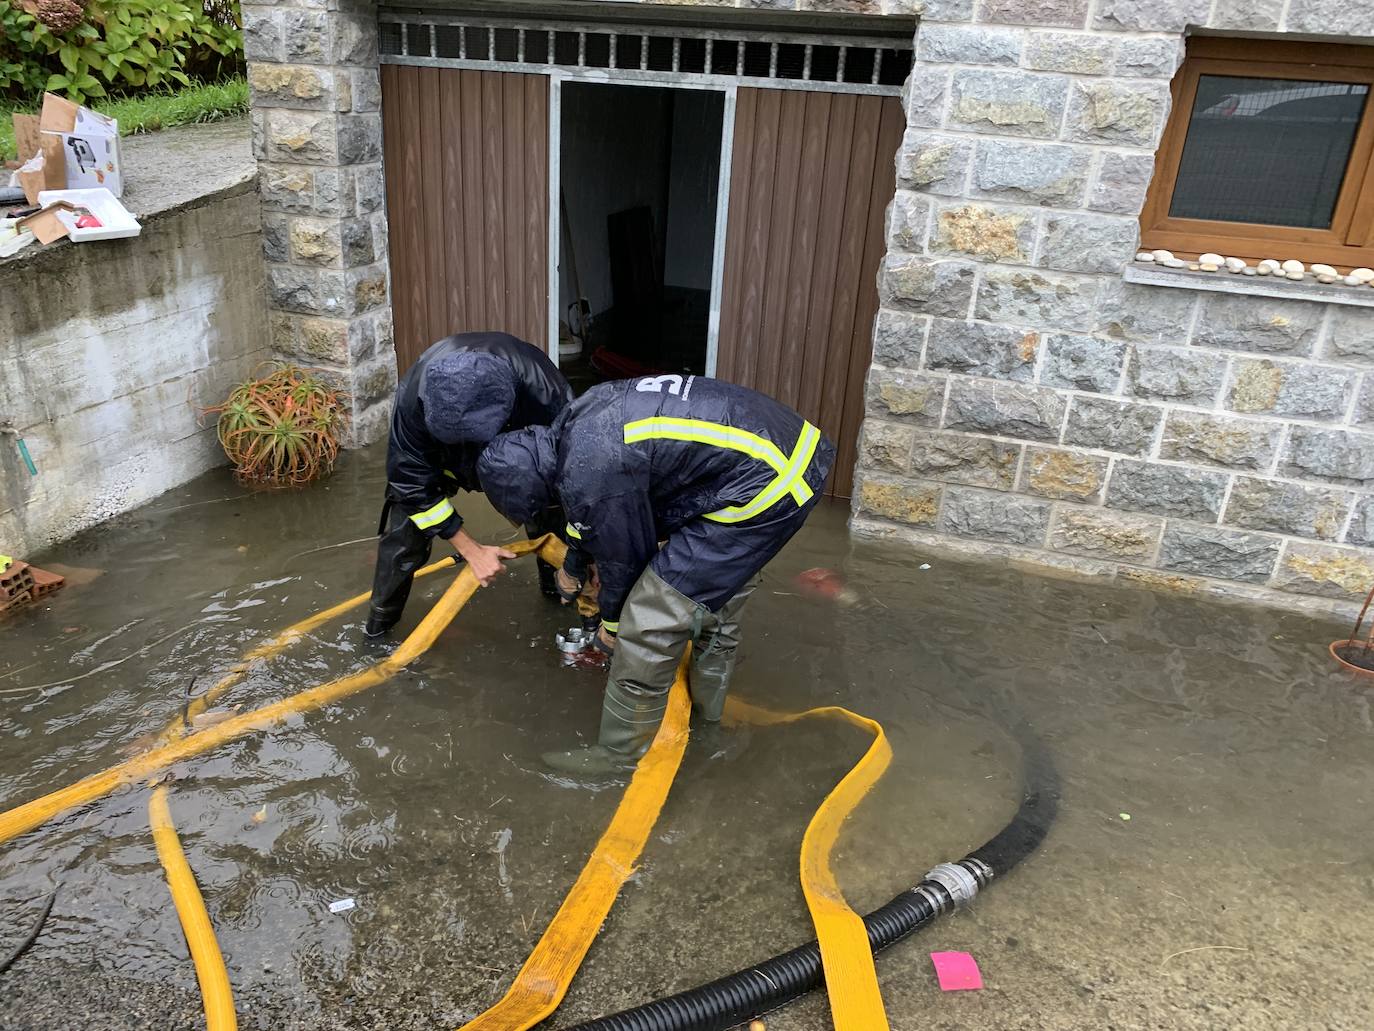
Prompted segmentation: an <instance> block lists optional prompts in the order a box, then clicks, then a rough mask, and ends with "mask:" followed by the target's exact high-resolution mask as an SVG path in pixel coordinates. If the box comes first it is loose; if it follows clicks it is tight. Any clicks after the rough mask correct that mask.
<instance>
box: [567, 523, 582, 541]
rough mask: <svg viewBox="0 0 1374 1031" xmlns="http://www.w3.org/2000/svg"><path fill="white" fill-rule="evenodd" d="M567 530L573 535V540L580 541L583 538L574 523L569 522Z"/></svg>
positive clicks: (570, 535)
mask: <svg viewBox="0 0 1374 1031" xmlns="http://www.w3.org/2000/svg"><path fill="white" fill-rule="evenodd" d="M567 532H568V536H569V537H571V538H572V539H573V540H575V541H580V540H581V539H582V535H581V534H580V533H578V532H577V527H575V526H573V524H572V523H569V524H568V527H567Z"/></svg>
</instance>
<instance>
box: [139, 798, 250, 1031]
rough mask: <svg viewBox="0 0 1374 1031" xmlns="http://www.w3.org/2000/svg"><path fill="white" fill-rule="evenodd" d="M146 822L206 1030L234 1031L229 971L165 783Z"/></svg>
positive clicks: (152, 804) (232, 997)
mask: <svg viewBox="0 0 1374 1031" xmlns="http://www.w3.org/2000/svg"><path fill="white" fill-rule="evenodd" d="M148 821H149V823H151V824H152V827H153V843H154V844H155V845H156V846H157V857H158V859H160V860H162V867H163V869H164V870H166V871H167V887H168V888H169V889H171V892H172V902H173V903H175V905H176V907H177V918H178V919H179V920H180V921H181V930H182V933H183V934H184V935H185V936H186V947H187V948H188V949H189V950H190V952H191V960H192V962H194V963H195V965H196V980H198V981H199V982H200V996H201V999H202V1001H203V1003H204V1005H205V1027H206V1031H234V1029H235V1028H237V1027H238V1018H237V1017H236V1016H235V1015H234V993H233V991H232V990H231V989H230V987H229V971H227V970H226V969H225V967H224V957H223V956H222V955H220V951H219V942H217V941H216V940H215V929H214V927H212V926H211V925H210V914H209V913H207V912H206V911H205V900H204V899H202V898H201V897H200V888H198V887H197V886H196V875H195V874H193V873H192V872H191V866H190V864H189V863H187V862H186V853H184V852H183V851H182V850H181V842H180V841H178V840H177V831H176V827H175V826H174V825H173V824H172V810H171V807H170V806H169V805H168V804H167V786H166V785H165V784H160V785H158V786H157V788H155V789H154V791H153V795H152V797H151V798H150V799H149V800H148Z"/></svg>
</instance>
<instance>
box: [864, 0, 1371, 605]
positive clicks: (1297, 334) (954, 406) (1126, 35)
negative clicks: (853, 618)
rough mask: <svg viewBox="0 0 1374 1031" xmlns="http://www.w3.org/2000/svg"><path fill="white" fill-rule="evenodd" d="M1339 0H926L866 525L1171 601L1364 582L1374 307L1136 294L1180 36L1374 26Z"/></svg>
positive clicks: (888, 298) (886, 307) (891, 266)
mask: <svg viewBox="0 0 1374 1031" xmlns="http://www.w3.org/2000/svg"><path fill="white" fill-rule="evenodd" d="M1346 10H1348V8H1347V7H1346V6H1344V5H1341V4H1338V3H1335V2H1330V0H1288V2H1287V3H1278V2H1275V3H1272V4H1234V3H1230V2H1228V0H1215V2H1213V0H1161V2H1159V3H1153V4H1142V3H1139V2H1138V0H1097V2H1096V3H1088V2H1087V0H964V2H960V0H930V2H928V3H926V4H925V5H924V16H923V18H922V20H921V22H920V26H919V29H918V33H917V51H916V54H917V62H916V65H915V67H914V69H913V71H912V76H911V79H910V81H909V83H908V87H907V96H906V101H907V105H908V115H909V117H908V126H909V127H908V130H907V133H906V137H905V139H904V141H903V144H902V148H901V152H900V154H899V156H898V190H897V195H896V198H895V200H894V202H893V206H892V208H891V211H890V213H889V232H888V246H889V253H888V256H887V258H886V261H885V263H884V267H883V271H882V274H881V282H880V289H881V293H882V305H883V307H882V311H881V312H880V314H879V318H878V324H877V328H876V331H875V348H874V366H873V368H872V370H871V373H870V377H869V390H868V397H869V409H868V418H867V421H866V422H865V426H864V432H863V438H862V441H861V444H860V472H859V477H858V487H857V490H856V493H855V499H854V507H855V520H854V526H855V528H856V530H857V531H858V532H861V533H868V534H881V535H887V536H897V537H903V538H906V539H909V540H912V541H914V542H917V543H918V544H921V545H925V546H932V547H950V546H953V547H956V548H957V549H959V550H961V551H970V552H980V553H991V554H999V555H1015V556H1018V557H1022V558H1030V559H1032V560H1033V561H1035V562H1039V563H1041V564H1044V565H1048V566H1058V567H1065V568H1069V569H1071V570H1074V571H1076V572H1079V573H1083V574H1086V575H1099V576H1116V577H1119V578H1122V579H1124V580H1129V581H1133V582H1137V583H1142V584H1147V585H1151V586H1155V587H1162V588H1167V589H1174V590H1188V591H1204V592H1220V593H1245V594H1250V595H1252V596H1257V597H1258V596H1267V597H1270V598H1277V597H1282V595H1276V594H1275V593H1274V592H1275V591H1278V592H1288V593H1289V594H1301V595H1317V596H1321V597H1323V598H1330V599H1354V598H1357V597H1360V596H1362V595H1363V594H1364V593H1365V592H1366V591H1367V590H1368V589H1369V588H1370V587H1371V586H1374V551H1371V550H1370V547H1369V546H1370V544H1371V543H1372V542H1374V493H1372V492H1374V310H1371V309H1369V308H1364V307H1353V306H1348V305H1343V304H1334V303H1327V302H1326V301H1325V300H1311V299H1302V298H1303V294H1302V292H1301V290H1298V291H1293V292H1292V295H1293V296H1292V299H1288V298H1271V297H1262V296H1236V295H1234V294H1228V293H1219V292H1209V291H1206V290H1192V289H1179V288H1171V287H1165V286H1148V285H1139V284H1133V283H1130V282H1126V281H1123V271H1124V269H1125V268H1126V266H1127V264H1128V263H1129V262H1130V261H1131V259H1132V257H1133V255H1134V253H1135V251H1136V241H1137V234H1138V226H1137V216H1138V214H1139V212H1140V208H1141V206H1142V203H1143V200H1144V196H1145V190H1146V188H1147V186H1148V185H1149V181H1150V176H1151V174H1152V171H1153V164H1154V157H1153V153H1154V148H1155V146H1156V143H1157V141H1158V139H1159V136H1160V134H1161V132H1162V130H1163V126H1164V121H1165V118H1166V116H1167V114H1168V105H1169V80H1170V78H1171V76H1172V75H1173V73H1174V71H1175V69H1176V67H1177V64H1178V62H1179V61H1180V60H1181V59H1182V55H1183V38H1184V30H1185V29H1188V28H1200V27H1207V26H1213V27H1218V28H1239V29H1246V30H1252V31H1256V32H1259V31H1271V32H1272V31H1274V30H1276V29H1277V30H1285V29H1286V30H1289V31H1293V32H1304V33H1317V34H1327V35H1329V34H1331V33H1346V34H1347V35H1346V36H1344V37H1341V36H1332V37H1331V38H1333V39H1344V41H1347V42H1348V41H1349V35H1350V34H1355V33H1362V34H1364V35H1369V34H1370V32H1371V29H1370V28H1369V26H1368V25H1365V26H1364V27H1362V28H1361V27H1357V26H1354V25H1352V24H1348V22H1349V19H1348V18H1347V19H1345V20H1344V21H1342V19H1341V17H1340V15H1341V12H1343V11H1346ZM923 223H924V232H923V231H922V228H923Z"/></svg>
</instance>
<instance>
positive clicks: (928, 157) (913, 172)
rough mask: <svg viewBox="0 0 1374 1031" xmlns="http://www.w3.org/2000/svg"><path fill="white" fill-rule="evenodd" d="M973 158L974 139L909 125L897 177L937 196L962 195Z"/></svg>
mask: <svg viewBox="0 0 1374 1031" xmlns="http://www.w3.org/2000/svg"><path fill="white" fill-rule="evenodd" d="M972 161H973V141H972V140H970V139H966V138H964V137H962V136H945V135H941V134H939V133H932V132H929V131H927V130H924V129H918V128H909V129H907V131H906V135H905V136H904V137H903V138H902V147H901V150H899V151H898V152H897V180H898V182H899V184H902V185H907V186H911V187H914V188H915V189H918V190H921V191H923V192H925V193H930V194H935V195H937V196H946V197H958V196H962V195H963V192H964V181H965V180H966V179H967V178H968V170H969V165H970V164H971V163H972Z"/></svg>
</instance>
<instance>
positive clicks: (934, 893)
mask: <svg viewBox="0 0 1374 1031" xmlns="http://www.w3.org/2000/svg"><path fill="white" fill-rule="evenodd" d="M1014 726H1016V727H1017V731H1015V732H1014V733H1015V736H1016V737H1017V738H1018V740H1019V743H1020V745H1021V749H1022V752H1021V756H1022V760H1021V762H1022V783H1023V785H1024V789H1023V796H1022V799H1021V805H1020V806H1019V807H1018V808H1017V810H1016V815H1014V816H1013V817H1012V818H1011V822H1009V823H1008V824H1007V825H1006V826H1005V827H1003V828H1002V829H1001V830H1000V831H999V832H998V833H997V834H996V835H994V836H993V837H992V838H991V839H989V840H988V842H987V843H986V844H984V845H983V846H982V847H980V848H977V849H975V850H974V851H972V852H970V853H969V854H968V855H967V856H965V857H964V858H963V859H961V860H959V862H957V863H941V864H940V865H939V866H937V867H936V868H935V869H933V870H932V871H931V872H930V873H929V874H927V876H926V879H925V880H923V881H921V883H920V884H918V885H917V886H916V887H915V888H912V889H911V890H910V891H904V892H902V893H901V894H900V895H898V896H897V897H896V898H895V899H893V900H892V901H891V902H889V903H888V904H887V905H885V906H883V907H882V908H881V909H877V910H874V911H873V912H872V913H870V914H868V916H866V917H864V924H865V926H866V927H867V928H868V942H869V945H871V946H872V948H873V951H874V952H875V953H877V952H880V951H882V950H883V949H885V948H887V947H888V946H889V945H892V944H893V943H895V942H898V941H901V940H902V939H903V938H905V937H907V935H909V934H911V933H913V932H914V931H917V930H919V929H920V928H922V927H924V926H925V925H926V924H928V923H930V922H931V921H932V920H934V919H935V918H936V917H937V916H939V915H940V914H941V913H944V912H946V911H948V910H950V909H953V908H954V907H955V906H956V905H958V904H960V903H963V902H967V901H968V899H969V898H971V897H972V896H973V895H974V894H975V893H976V892H977V891H978V889H979V888H981V887H983V886H984V885H986V884H987V883H988V882H989V881H990V880H991V879H992V878H993V877H994V876H1000V875H1003V874H1005V873H1007V872H1008V871H1009V870H1011V869H1012V868H1013V867H1014V866H1016V864H1018V863H1020V862H1021V861H1022V860H1023V859H1025V858H1026V857H1028V856H1029V855H1031V853H1033V852H1034V851H1035V850H1036V849H1037V848H1039V847H1040V844H1041V842H1043V841H1044V840H1045V835H1046V834H1047V833H1048V832H1049V828H1050V824H1051V823H1053V822H1054V817H1055V813H1056V811H1057V809H1058V807H1059V775H1058V774H1057V773H1056V771H1055V768H1054V764H1053V763H1052V762H1051V761H1050V757H1049V753H1048V751H1047V750H1046V749H1045V747H1044V745H1043V744H1042V743H1041V742H1040V740H1039V739H1038V738H1035V737H1033V736H1031V734H1030V732H1029V731H1028V730H1027V729H1026V728H1025V724H1023V723H1020V724H1014ZM823 981H824V974H823V971H822V967H821V950H820V946H819V945H818V944H817V943H816V942H815V941H811V942H808V943H807V944H806V945H802V946H800V947H799V948H795V949H793V950H792V951H791V952H784V953H783V954H782V955H780V956H774V957H773V958H772V959H768V960H764V961H763V962H762V963H758V964H756V965H754V966H752V967H749V968H747V969H745V970H741V971H740V972H739V973H737V974H730V975H728V976H726V977H722V978H719V979H717V980H715V981H712V982H710V983H709V984H704V985H701V986H700V987H698V988H690V989H688V990H687V991H685V992H679V993H678V994H676V995H670V996H668V997H667V998H664V999H657V1000H655V1001H653V1002H649V1003H645V1004H644V1005H642V1006H636V1007H634V1008H633V1009H628V1010H624V1011H623V1012H621V1013H615V1014H612V1015H611V1016H609V1017H599V1018H597V1019H596V1020H590V1021H587V1022H586V1023H584V1024H578V1025H577V1026H576V1027H574V1028H571V1029H570V1031H727V1029H729V1028H732V1027H737V1026H738V1025H740V1024H743V1023H745V1022H746V1021H748V1020H750V1019H752V1018H753V1017H757V1016H761V1015H763V1014H765V1013H768V1012H770V1011H772V1010H775V1009H777V1008H778V1007H780V1006H785V1005H786V1004H787V1003H789V1002H792V1001H793V1000H795V999H798V998H800V997H801V996H803V995H805V994H806V993H807V992H810V991H813V990H815V989H817V988H819V987H820V986H821V984H822V983H823Z"/></svg>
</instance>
